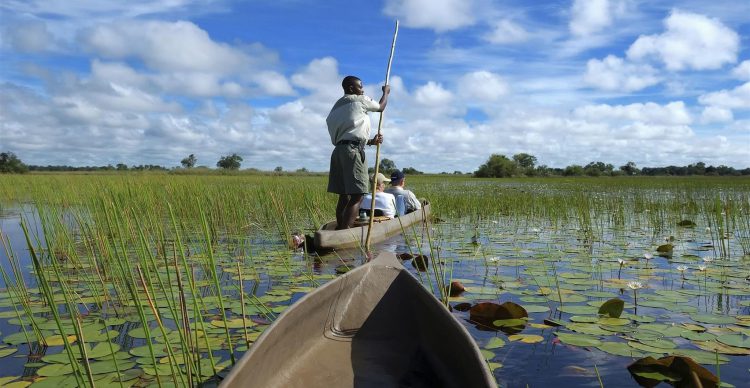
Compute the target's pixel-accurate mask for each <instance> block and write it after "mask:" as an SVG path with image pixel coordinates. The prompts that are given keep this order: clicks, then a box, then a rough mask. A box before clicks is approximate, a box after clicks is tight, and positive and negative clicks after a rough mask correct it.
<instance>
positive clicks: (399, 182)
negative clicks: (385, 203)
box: [385, 170, 422, 214]
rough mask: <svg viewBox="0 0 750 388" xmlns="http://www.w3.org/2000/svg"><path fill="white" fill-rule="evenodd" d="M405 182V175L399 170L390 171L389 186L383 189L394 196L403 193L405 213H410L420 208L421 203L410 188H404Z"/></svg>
mask: <svg viewBox="0 0 750 388" xmlns="http://www.w3.org/2000/svg"><path fill="white" fill-rule="evenodd" d="M405 184H406V176H405V175H404V173H403V172H401V170H396V171H394V172H392V173H391V187H389V188H387V189H385V192H386V193H391V194H393V195H394V196H398V195H403V196H404V202H405V205H406V213H407V214H408V213H411V212H413V211H415V210H419V209H421V208H422V204H421V203H420V202H419V200H418V199H417V196H416V195H414V193H413V192H412V191H411V190H407V189H405V188H404V185H405Z"/></svg>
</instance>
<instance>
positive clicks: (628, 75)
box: [583, 55, 661, 92]
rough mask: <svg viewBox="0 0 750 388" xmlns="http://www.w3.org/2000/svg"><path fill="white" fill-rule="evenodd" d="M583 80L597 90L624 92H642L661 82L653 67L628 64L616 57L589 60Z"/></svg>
mask: <svg viewBox="0 0 750 388" xmlns="http://www.w3.org/2000/svg"><path fill="white" fill-rule="evenodd" d="M583 79H584V81H585V82H586V83H587V84H589V85H591V86H593V87H595V88H598V89H602V90H611V91H622V92H633V91H637V90H641V89H644V88H647V87H649V86H652V85H656V84H657V83H659V82H660V81H661V79H660V78H659V76H658V74H657V71H656V70H655V69H654V68H652V67H651V66H649V65H640V64H633V63H628V62H625V61H624V60H622V59H621V58H618V57H616V56H614V55H608V56H607V57H606V58H604V59H603V60H598V59H591V60H589V61H588V63H586V74H585V75H584V77H583Z"/></svg>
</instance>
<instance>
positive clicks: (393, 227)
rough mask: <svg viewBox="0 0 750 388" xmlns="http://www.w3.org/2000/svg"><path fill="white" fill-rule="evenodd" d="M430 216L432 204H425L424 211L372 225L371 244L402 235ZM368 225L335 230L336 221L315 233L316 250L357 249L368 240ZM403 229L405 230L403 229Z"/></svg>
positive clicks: (420, 210)
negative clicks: (403, 231) (404, 231)
mask: <svg viewBox="0 0 750 388" xmlns="http://www.w3.org/2000/svg"><path fill="white" fill-rule="evenodd" d="M429 215H430V203H429V202H426V201H425V202H423V203H422V209H419V210H416V211H413V212H411V213H409V214H405V215H403V216H401V217H396V218H391V219H389V220H385V221H379V222H378V221H376V222H374V223H373V224H372V236H371V237H370V242H371V243H373V244H374V243H378V242H380V241H383V240H385V239H387V238H388V237H391V236H394V235H397V234H400V233H401V232H402V230H407V231H408V230H409V229H408V228H409V227H410V226H411V225H412V224H415V223H417V222H422V221H424V220H425V219H426V218H427V217H428V216H429ZM367 226H368V225H367V224H365V225H363V226H356V227H353V228H349V229H343V230H335V228H336V221H331V222H329V223H327V224H325V225H323V226H321V227H320V229H318V230H317V231H316V232H315V248H316V249H318V250H327V249H345V248H357V247H363V246H364V245H365V240H366V239H367ZM402 227H403V229H402Z"/></svg>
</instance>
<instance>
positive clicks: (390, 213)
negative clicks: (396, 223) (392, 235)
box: [360, 173, 396, 218]
mask: <svg viewBox="0 0 750 388" xmlns="http://www.w3.org/2000/svg"><path fill="white" fill-rule="evenodd" d="M390 181H391V180H390V179H388V178H386V177H385V175H383V174H381V173H378V175H377V178H376V184H375V215H376V216H378V215H383V216H386V217H391V218H393V217H395V216H396V197H394V196H393V194H388V193H385V192H383V190H384V189H385V184H386V183H388V182H390ZM360 209H365V210H368V212H367V213H368V214H369V213H370V212H369V210H370V209H372V194H365V197H364V198H363V199H362V205H361V206H360Z"/></svg>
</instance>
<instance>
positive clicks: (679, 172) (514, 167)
mask: <svg viewBox="0 0 750 388" xmlns="http://www.w3.org/2000/svg"><path fill="white" fill-rule="evenodd" d="M242 161H243V159H242V157H241V156H240V155H238V154H236V153H232V154H230V155H224V156H222V157H221V158H219V161H218V162H217V163H216V167H219V168H221V169H222V170H230V171H234V170H239V168H240V167H241V165H242ZM197 162H198V158H196V157H195V155H194V154H190V155H188V156H187V157H185V158H184V159H182V160H181V161H180V164H181V165H182V167H183V169H184V170H190V169H194V168H196V166H195V165H196V164H197ZM199 168H200V169H201V170H208V168H207V167H205V166H201V167H199ZM396 169H397V167H396V163H395V162H394V161H393V160H391V159H387V158H384V159H382V160H381V161H380V165H379V171H380V172H382V173H383V174H385V175H386V176H387V175H390V173H391V172H393V171H394V170H396ZM172 170H174V169H169V168H167V167H164V166H159V165H155V164H142V165H134V166H128V165H127V164H124V163H117V164H116V165H114V166H113V165H111V164H108V165H106V166H84V167H74V166H67V165H47V166H37V165H26V164H24V163H23V162H22V161H21V160H20V159H19V158H18V157H17V156H16V155H15V154H14V153H13V152H2V153H0V173H25V172H28V171H172ZM177 170H180V169H179V168H178V169H177ZM369 170H370V173H372V172H373V171H374V170H375V169H374V168H372V167H371V168H370V169H369ZM247 171H249V172H257V173H261V172H262V171H260V170H258V169H255V168H250V169H247ZM401 171H403V172H404V174H406V175H419V174H424V173H423V172H422V171H419V170H417V169H416V168H413V167H405V168H402V169H401ZM273 173H274V174H275V175H280V174H287V172H285V171H284V169H283V167H281V166H277V167H276V168H275V169H274V170H273ZM294 173H298V174H300V173H301V174H306V173H309V171H308V170H307V168H304V167H302V168H300V169H297V170H296V171H295V172H294ZM442 174H449V173H447V172H443V173H442ZM453 174H462V172H461V171H458V170H456V171H454V172H453ZM635 175H646V176H690V175H709V176H717V175H719V176H740V175H750V167H748V168H744V169H735V168H734V167H729V166H724V165H720V166H706V164H705V163H704V162H697V163H693V164H689V165H687V166H667V167H643V168H638V166H636V164H635V163H634V162H632V161H631V162H627V163H626V164H624V165H622V166H619V167H617V168H615V166H614V165H612V164H611V163H604V162H591V163H589V164H587V165H585V166H582V165H579V164H572V165H570V166H567V167H565V168H556V167H548V166H546V165H537V158H536V157H535V156H534V155H531V154H527V153H519V154H515V155H513V157H512V158H508V157H507V156H505V155H501V154H492V155H491V156H490V157H489V159H488V160H487V162H486V163H484V164H482V165H481V166H479V169H478V170H476V171H474V176H475V177H480V178H482V177H494V178H503V177H520V176H635Z"/></svg>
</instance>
